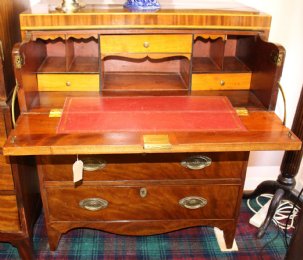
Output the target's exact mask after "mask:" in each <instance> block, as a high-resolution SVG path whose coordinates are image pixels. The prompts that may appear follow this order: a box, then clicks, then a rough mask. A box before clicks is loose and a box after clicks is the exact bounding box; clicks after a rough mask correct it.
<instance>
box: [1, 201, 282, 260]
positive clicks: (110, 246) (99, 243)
mask: <svg viewBox="0 0 303 260" xmlns="http://www.w3.org/2000/svg"><path fill="white" fill-rule="evenodd" d="M252 215H253V213H252V212H251V211H250V210H249V209H248V207H247V206H246V201H245V200H243V202H242V206H241V214H240V218H239V222H238V228H237V233H236V241H237V245H238V248H239V251H238V252H227V253H226V252H225V253H224V252H221V251H220V248H219V246H218V244H217V240H216V237H215V235H214V231H213V228H210V227H195V228H188V229H183V230H180V231H174V232H170V233H167V234H162V235H153V236H137V237H133V236H120V235H115V234H109V233H106V232H102V231H97V230H91V229H75V230H72V231H70V232H68V233H66V234H64V235H62V237H61V240H60V242H59V245H58V248H57V250H56V251H55V252H50V251H49V247H48V240H47V235H46V229H45V225H44V220H43V215H41V216H40V217H39V219H38V221H37V223H36V225H35V229H34V250H35V253H36V257H37V259H60V260H65V259H85V260H86V259H98V260H99V259H100V260H101V259H108V260H110V259H125V260H133V259H146V260H148V259H155V260H160V259H173V260H181V259H186V260H187V259H192V260H196V259H241V260H242V259H283V258H284V256H285V253H286V249H285V246H284V242H283V234H282V232H278V229H277V227H275V226H274V225H273V224H271V225H270V226H269V228H268V230H267V232H266V234H265V235H264V237H263V238H262V239H257V238H256V235H257V232H258V229H257V228H255V227H254V226H252V225H250V224H249V223H248V221H249V218H250V217H251V216H252ZM274 238H276V239H274ZM272 239H274V240H273V241H272V242H270V243H268V242H269V241H271V240H272ZM264 246H265V247H264ZM0 259H19V256H18V251H17V249H15V248H14V247H13V246H11V245H10V244H9V243H0Z"/></svg>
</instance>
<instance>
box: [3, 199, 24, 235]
mask: <svg viewBox="0 0 303 260" xmlns="http://www.w3.org/2000/svg"><path fill="white" fill-rule="evenodd" d="M0 216H1V217H0V232H1V231H7V232H8V231H19V230H20V224H19V215H18V207H17V202H16V196H15V195H3V196H2V195H1V196H0Z"/></svg>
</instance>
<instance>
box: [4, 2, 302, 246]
mask: <svg viewBox="0 0 303 260" xmlns="http://www.w3.org/2000/svg"><path fill="white" fill-rule="evenodd" d="M225 7H226V6H225ZM39 8H41V6H40V7H39ZM39 8H37V9H32V10H31V11H28V12H25V13H23V14H22V15H21V16H20V19H21V30H22V36H23V42H22V43H20V44H18V45H16V46H15V49H14V52H13V59H14V60H15V72H16V77H17V80H18V82H19V83H20V89H19V92H18V100H19V104H20V110H21V113H22V114H21V116H20V117H19V119H18V122H17V127H16V128H15V129H14V130H13V131H12V132H11V134H10V135H9V137H8V140H7V142H6V144H5V147H4V153H5V155H9V156H11V157H12V158H14V159H15V160H18V158H22V157H23V156H29V155H35V156H36V159H37V165H38V172H39V179H40V189H41V193H42V200H43V206H44V211H45V219H46V227H47V232H48V237H49V244H50V249H51V250H55V249H56V247H57V245H58V242H59V239H60V236H61V235H62V234H63V233H65V232H67V231H69V230H70V229H73V228H79V227H87V228H96V229H100V230H105V231H109V232H114V233H118V234H125V235H150V234H157V233H163V232H169V231H173V230H177V229H181V228H186V227H192V226H198V225H210V226H217V227H219V228H221V229H222V230H223V231H224V237H225V241H226V244H227V247H231V246H232V242H233V239H234V236H235V231H236V223H237V218H238V214H239V207H240V202H241V198H242V192H243V183H244V180H245V172H246V167H247V161H248V157H249V152H250V151H256V150H297V149H300V146H301V142H300V140H299V139H298V138H297V137H296V136H295V135H294V134H292V133H291V131H290V130H289V129H287V128H286V127H285V126H284V125H283V124H282V122H281V120H280V119H279V118H278V117H277V116H276V115H275V114H274V112H272V110H273V109H274V108H275V105H276V100H277V92H278V86H277V83H278V81H279V78H280V76H281V72H282V66H283V60H284V54H285V52H284V49H283V47H281V46H278V45H275V44H272V43H269V42H267V41H266V39H267V35H268V32H269V28H270V20H271V18H270V16H268V15H266V14H262V13H260V12H258V11H256V10H253V9H249V8H245V7H242V6H240V5H239V6H237V8H236V9H235V10H230V9H229V10H226V8H224V6H219V7H217V8H215V9H213V10H203V9H201V10H178V9H166V8H164V7H163V8H162V9H161V10H159V11H158V12H154V13H147V12H144V13H136V12H129V11H127V10H126V9H123V8H122V7H119V6H116V5H113V6H110V5H109V6H102V5H93V6H91V5H87V6H86V7H85V8H83V9H81V10H80V11H79V12H77V13H75V14H72V13H58V12H56V11H55V10H49V9H48V7H47V6H44V7H43V6H42V8H41V9H39ZM117 96H120V97H121V96H122V97H124V98H120V99H119V97H117ZM157 96H161V98H162V99H159V98H158V99H157ZM172 96H173V97H176V96H181V97H183V98H182V99H181V101H180V102H175V101H174V102H172V100H176V98H171V97H172ZM105 97H106V98H105ZM125 97H127V98H126V100H125ZM134 97H137V99H134ZM163 97H164V99H163ZM165 97H166V98H165ZM214 97H216V98H214ZM218 97H222V99H220V98H218ZM224 97H226V98H224ZM201 98H203V99H201ZM211 99H214V100H218V99H219V100H221V101H222V100H224V102H226V103H225V105H226V108H225V109H223V108H222V107H221V105H220V106H216V105H214V104H215V103H212V102H214V101H210V100H211ZM79 100H80V101H81V102H82V103H81V102H80V101H79ZM83 100H84V101H83ZM111 100H112V102H110V101H111ZM159 100H161V101H159ZM197 100H198V103H195V102H197ZM201 100H204V101H205V102H206V101H207V102H211V103H207V104H209V105H207V106H204V107H203V104H204V101H201ZM221 101H220V102H221ZM157 102H158V105H154V106H153V105H152V104H157ZM222 102H223V101H222ZM64 103H66V105H65V106H64ZM69 104H71V106H69ZM96 104H97V105H96ZM119 105H121V106H119ZM96 107H97V108H96ZM62 109H63V117H62V118H63V119H62V120H64V122H60V120H61V118H60V115H61V112H62ZM196 110H198V112H199V114H198V115H199V116H198V119H199V120H200V121H201V124H202V127H201V128H199V130H197V129H198V128H197V129H195V128H193V125H194V124H191V122H190V120H188V118H189V117H187V115H190V118H193V117H194V116H196V115H197V114H195V113H196V112H195V111H196ZM221 110H222V111H221ZM220 111H221V112H220ZM236 111H237V113H238V114H239V116H238V115H237V114H236ZM201 113H204V114H201ZM221 113H223V114H221ZM69 115H70V116H69ZM71 115H73V116H71ZM80 116H81V121H80V120H79V118H80ZM111 116H112V117H111ZM204 117H205V118H207V120H201V119H204ZM105 118H106V120H108V121H107V122H108V123H107V124H106V123H105V125H104V127H102V128H100V125H101V123H103V122H104V121H103V120H105ZM111 118H112V119H111ZM114 118H115V119H114ZM134 118H135V119H134ZM138 118H139V119H138ZM140 118H141V119H140ZM142 118H143V119H142ZM155 118H161V120H156V119H155ZM174 118H182V120H184V129H181V128H182V127H180V122H181V121H180V120H179V119H178V120H177V122H176V121H174ZM115 120H118V121H115ZM136 120H137V121H136ZM152 120H154V121H152ZM233 120H235V121H233ZM205 121H206V122H205ZM88 122H89V124H90V125H89V126H91V127H89V126H88V127H86V128H83V125H84V124H88ZM115 122H119V123H120V126H119V127H120V128H117V124H115ZM121 122H122V123H121ZM130 122H135V123H131V124H130ZM145 122H149V123H151V122H154V123H152V124H150V125H149V126H148V127H147V126H146V125H148V124H144V123H145ZM159 122H165V123H167V124H168V125H169V127H167V128H161V124H159ZM169 122H171V124H170V123H169ZM231 122H236V123H237V124H238V125H239V127H238V128H237V129H234V130H230V123H231ZM65 123H66V125H64V127H62V124H65ZM136 123H138V125H140V128H138V127H137V128H136V127H135V129H134V126H136ZM174 123H176V125H178V128H176V129H174V128H171V127H172V125H173V124H174ZM221 123H222V124H221ZM167 124H166V126H167ZM59 125H60V127H59ZM109 125H110V126H111V127H112V128H111V129H110V128H108V126H109ZM121 125H122V127H121ZM210 125H211V126H212V128H210V127H209V126H210ZM65 126H68V127H65ZM98 126H99V128H98ZM129 126H131V127H129ZM141 126H142V127H141ZM199 126H200V125H199ZM219 126H220V127H219ZM62 129H63V130H62ZM83 129H84V130H83ZM113 129H115V130H113ZM126 129H129V130H126ZM77 159H81V160H82V161H83V162H84V167H83V169H84V175H83V179H82V181H81V182H77V183H76V184H74V182H73V178H74V177H77V176H74V173H73V164H74V162H76V160H77ZM77 165H78V167H79V165H80V166H81V163H80V162H79V161H78V162H77V163H76V165H75V166H74V167H76V168H77ZM74 170H75V169H74ZM75 171H76V172H77V170H75ZM75 171H74V172H75ZM80 175H81V174H80ZM80 179H81V177H80Z"/></svg>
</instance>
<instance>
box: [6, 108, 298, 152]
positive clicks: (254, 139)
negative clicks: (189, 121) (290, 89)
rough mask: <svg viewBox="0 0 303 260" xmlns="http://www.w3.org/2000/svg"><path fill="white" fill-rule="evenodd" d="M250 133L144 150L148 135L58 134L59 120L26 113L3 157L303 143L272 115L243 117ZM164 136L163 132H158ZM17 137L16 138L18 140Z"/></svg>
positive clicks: (194, 137) (199, 137) (174, 140)
mask: <svg viewBox="0 0 303 260" xmlns="http://www.w3.org/2000/svg"><path fill="white" fill-rule="evenodd" d="M240 119H241V121H242V123H243V125H244V126H245V127H246V129H247V131H243V132H237V133H227V132H222V133H218V132H201V133H194V132H192V133H187V132H184V133H183V132H181V133H175V132H169V133H164V134H167V135H168V136H169V139H170V142H171V144H172V147H171V149H169V150H167V149H162V150H161V149H159V150H145V149H144V148H143V134H146V133H140V132H138V133H123V132H119V133H102V132H100V133H96V134H89V135H88V134H69V135H64V134H62V135H60V134H57V126H58V123H59V120H60V118H49V116H48V114H23V115H22V116H21V117H19V120H18V127H17V128H16V129H15V130H14V131H12V132H11V133H10V136H9V138H8V141H7V142H6V144H5V146H4V147H3V153H4V155H42V154H44V155H52V154H104V153H110V154H111V153H117V154H124V153H167V152H169V153H173V152H222V151H229V152H232V151H256V150H296V149H300V147H301V142H300V140H299V139H298V138H297V137H296V136H295V135H292V133H291V132H290V130H289V129H288V128H286V127H285V126H283V124H282V122H281V120H280V119H279V118H278V116H277V115H275V113H273V112H264V111H263V112H262V111H255V112H253V111H251V112H249V115H248V116H243V117H240ZM159 134H163V133H159ZM14 136H16V137H17V138H15V137H14Z"/></svg>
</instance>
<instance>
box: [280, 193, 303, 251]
mask: <svg viewBox="0 0 303 260" xmlns="http://www.w3.org/2000/svg"><path fill="white" fill-rule="evenodd" d="M302 192H303V188H302V189H301V191H300V192H299V195H298V196H297V199H296V201H295V203H294V205H293V207H292V209H291V211H290V213H289V215H288V217H287V220H286V223H285V229H284V244H285V246H286V249H287V248H288V246H289V245H288V241H287V225H288V222H289V219H290V216H291V215H292V213H293V211H294V209H295V207H296V206H297V205H298V203H299V201H300V197H301V195H302Z"/></svg>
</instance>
